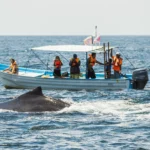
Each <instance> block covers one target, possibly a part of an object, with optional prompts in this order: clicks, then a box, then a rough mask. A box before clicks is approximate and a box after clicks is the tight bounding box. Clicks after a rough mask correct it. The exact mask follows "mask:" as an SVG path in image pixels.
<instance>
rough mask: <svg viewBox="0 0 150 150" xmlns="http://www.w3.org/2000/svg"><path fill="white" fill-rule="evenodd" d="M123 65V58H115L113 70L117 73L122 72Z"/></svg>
mask: <svg viewBox="0 0 150 150" xmlns="http://www.w3.org/2000/svg"><path fill="white" fill-rule="evenodd" d="M121 65H122V58H117V57H116V56H113V69H114V70H115V71H120V70H121V67H120V66H121Z"/></svg>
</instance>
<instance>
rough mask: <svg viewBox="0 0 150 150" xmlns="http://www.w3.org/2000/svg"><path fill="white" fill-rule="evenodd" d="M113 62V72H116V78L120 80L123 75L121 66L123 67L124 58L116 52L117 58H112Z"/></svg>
mask: <svg viewBox="0 0 150 150" xmlns="http://www.w3.org/2000/svg"><path fill="white" fill-rule="evenodd" d="M112 60H113V63H112V64H113V70H114V78H116V79H117V78H120V74H121V66H122V60H123V59H122V58H121V57H120V53H119V52H116V56H112Z"/></svg>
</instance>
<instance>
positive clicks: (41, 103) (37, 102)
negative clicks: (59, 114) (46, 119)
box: [0, 87, 70, 112]
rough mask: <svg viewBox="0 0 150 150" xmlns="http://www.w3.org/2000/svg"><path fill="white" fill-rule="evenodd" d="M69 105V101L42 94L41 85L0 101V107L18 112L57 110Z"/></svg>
mask: <svg viewBox="0 0 150 150" xmlns="http://www.w3.org/2000/svg"><path fill="white" fill-rule="evenodd" d="M69 106H70V104H69V103H66V102H63V101H61V100H59V99H53V98H51V97H46V96H44V95H43V93H42V88H41V87H37V88H35V89H33V90H32V91H29V92H27V93H25V94H23V95H21V96H19V97H17V98H16V99H14V100H12V101H8V102H5V103H0V109H7V110H13V111H18V112H42V111H59V110H61V109H63V108H65V107H69Z"/></svg>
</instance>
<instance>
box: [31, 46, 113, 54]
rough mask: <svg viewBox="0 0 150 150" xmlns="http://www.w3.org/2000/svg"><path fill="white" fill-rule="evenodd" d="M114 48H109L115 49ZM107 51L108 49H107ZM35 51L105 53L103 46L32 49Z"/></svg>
mask: <svg viewBox="0 0 150 150" xmlns="http://www.w3.org/2000/svg"><path fill="white" fill-rule="evenodd" d="M113 48H114V47H109V49H113ZM106 49H107V48H106ZM31 50H34V51H59V52H94V53H101V52H104V47H103V46H92V45H49V46H42V47H35V48H31Z"/></svg>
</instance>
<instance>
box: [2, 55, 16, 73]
mask: <svg viewBox="0 0 150 150" xmlns="http://www.w3.org/2000/svg"><path fill="white" fill-rule="evenodd" d="M10 63H11V64H10V66H9V68H7V69H5V70H4V72H7V73H9V74H18V65H17V63H16V61H15V59H13V58H11V59H10Z"/></svg>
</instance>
